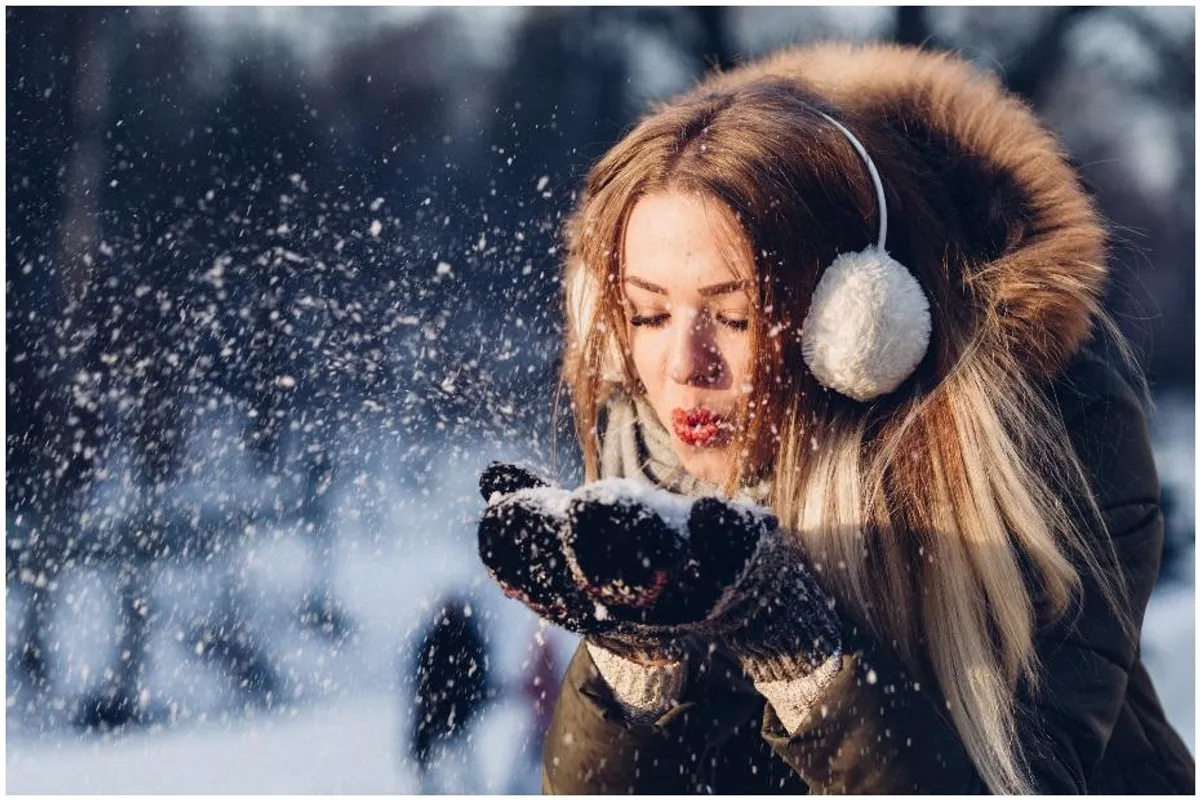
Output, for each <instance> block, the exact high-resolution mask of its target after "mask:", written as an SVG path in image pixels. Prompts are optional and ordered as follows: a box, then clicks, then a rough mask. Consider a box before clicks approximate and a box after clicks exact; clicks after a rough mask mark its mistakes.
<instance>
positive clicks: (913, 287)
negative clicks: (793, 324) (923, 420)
mask: <svg viewBox="0 0 1200 800" xmlns="http://www.w3.org/2000/svg"><path fill="white" fill-rule="evenodd" d="M929 329H930V321H929V300H928V299H927V298H926V297H925V293H924V292H923V291H921V286H920V284H918V283H917V279H916V278H914V277H913V275H912V273H911V272H909V271H908V270H907V269H905V267H904V266H903V265H902V264H900V263H899V262H897V261H896V260H895V259H893V258H892V257H891V256H889V255H888V254H887V253H884V252H882V251H881V250H879V249H877V248H874V247H872V248H868V249H866V250H863V251H862V252H860V253H844V254H842V255H840V256H838V257H837V258H836V259H834V261H833V263H832V264H830V265H829V266H828V267H826V268H825V272H824V273H823V274H822V275H821V279H820V281H818V282H817V288H816V289H815V290H813V295H812V301H811V302H810V303H809V308H808V316H807V317H805V319H804V329H803V331H802V334H801V335H802V336H803V350H804V362H805V363H806V364H807V365H808V368H809V369H810V370H811V371H812V374H813V375H814V376H815V377H816V379H817V380H818V381H820V382H821V385H822V386H825V387H827V388H829V389H833V390H834V391H837V392H841V393H842V394H844V395H846V396H848V397H852V398H854V399H855V400H858V401H860V402H865V401H868V400H873V399H875V398H876V397H879V396H880V395H882V394H887V393H888V392H890V391H892V390H894V389H895V388H896V387H897V386H899V385H900V384H901V383H903V382H904V380H905V379H906V378H908V376H909V375H911V374H912V372H913V370H914V369H916V367H917V364H919V363H921V359H922V358H923V357H924V355H925V348H926V347H928V346H929Z"/></svg>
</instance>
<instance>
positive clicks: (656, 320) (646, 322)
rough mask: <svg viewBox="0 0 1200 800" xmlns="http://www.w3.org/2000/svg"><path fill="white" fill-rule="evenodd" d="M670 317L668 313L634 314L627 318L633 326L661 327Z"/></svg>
mask: <svg viewBox="0 0 1200 800" xmlns="http://www.w3.org/2000/svg"><path fill="white" fill-rule="evenodd" d="M670 318H671V315H670V314H653V315H646V314H634V315H633V316H631V317H630V318H629V324H630V325H632V326H634V327H635V328H661V327H662V326H663V325H666V324H667V320H669V319H670Z"/></svg>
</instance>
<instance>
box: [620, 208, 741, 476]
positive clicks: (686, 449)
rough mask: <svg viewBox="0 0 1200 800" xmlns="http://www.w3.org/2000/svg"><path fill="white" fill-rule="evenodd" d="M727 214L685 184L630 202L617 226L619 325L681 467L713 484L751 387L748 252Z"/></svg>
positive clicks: (722, 470)
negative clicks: (620, 240) (620, 236)
mask: <svg viewBox="0 0 1200 800" xmlns="http://www.w3.org/2000/svg"><path fill="white" fill-rule="evenodd" d="M738 231H739V229H738V227H737V223H736V221H735V220H734V218H733V215H732V213H731V212H730V211H729V210H728V209H727V208H726V207H725V206H724V204H722V203H720V202H719V201H717V200H715V199H713V198H711V197H707V196H705V195H702V194H699V193H695V192H682V191H665V192H660V193H656V194H650V195H646V196H645V197H643V198H641V199H640V200H638V202H637V204H636V205H635V206H634V208H633V211H632V212H631V213H630V217H629V222H628V225H627V226H626V230H625V242H624V274H623V276H622V279H623V290H624V295H625V323H626V332H627V334H628V339H629V343H630V349H631V350H632V357H633V364H634V367H635V369H636V370H637V374H638V378H639V379H640V380H641V382H642V384H643V386H644V387H645V389H646V395H647V399H648V400H649V402H650V405H651V406H652V407H653V408H654V411H655V413H657V414H658V418H659V420H660V421H661V422H662V423H663V425H664V426H665V427H666V428H667V430H668V431H670V432H671V442H672V444H673V445H674V448H675V452H676V453H677V454H678V456H679V458H680V460H681V461H682V463H683V466H684V468H685V469H687V471H688V472H689V473H691V474H692V475H694V476H695V477H697V478H700V479H701V480H705V481H709V482H711V483H717V484H719V483H721V482H722V481H723V480H724V478H725V474H726V470H727V469H729V468H730V466H731V461H732V458H733V457H734V454H733V452H732V447H731V445H732V443H733V441H732V440H733V436H732V435H733V434H734V430H733V425H734V423H735V421H736V419H737V416H738V410H739V409H740V408H741V406H742V405H743V404H744V403H745V402H746V401H747V399H748V396H749V392H750V386H751V375H752V373H751V369H752V363H753V358H752V353H751V348H750V332H749V325H750V317H751V311H752V307H751V301H750V297H751V296H752V292H751V291H750V289H751V287H752V285H753V283H752V275H753V259H752V257H751V254H750V249H749V246H748V245H747V243H746V241H745V239H744V238H743V237H742V236H741V234H740V233H739V232H738Z"/></svg>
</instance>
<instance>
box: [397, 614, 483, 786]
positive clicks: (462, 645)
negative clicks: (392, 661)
mask: <svg viewBox="0 0 1200 800" xmlns="http://www.w3.org/2000/svg"><path fill="white" fill-rule="evenodd" d="M414 674H415V680H414V681H413V689H414V696H413V710H412V717H411V723H410V729H409V737H408V750H409V757H410V760H411V763H412V764H413V765H414V766H415V767H416V769H417V772H418V775H419V780H420V787H421V793H422V794H430V793H455V794H458V793H464V792H466V793H470V792H478V791H480V788H479V781H478V779H477V776H476V775H475V774H474V771H473V768H474V763H473V760H472V759H470V758H469V757H468V756H469V754H463V755H462V757H461V758H460V757H458V753H456V751H457V750H458V749H459V747H458V746H459V745H460V744H461V743H463V742H466V741H469V739H470V736H471V733H472V726H473V725H474V723H475V721H476V720H477V719H478V718H479V717H480V716H481V714H482V712H483V711H484V709H485V707H486V706H487V704H488V703H489V702H490V701H491V700H493V699H494V698H495V689H494V686H493V681H492V676H491V665H490V658H489V655H488V647H487V642H486V641H485V639H484V636H483V633H482V631H481V630H480V625H479V622H478V618H477V617H475V616H474V614H473V613H472V609H471V604H470V602H468V601H467V600H466V599H464V598H463V597H460V596H451V597H449V598H448V599H447V600H445V601H444V602H443V603H442V605H441V607H440V608H439V609H438V610H437V611H436V612H435V613H434V615H433V618H432V619H431V620H430V622H429V624H428V626H427V627H426V628H425V633H424V635H423V637H422V641H421V644H420V647H419V648H418V650H417V655H416V663H415V673H414ZM459 761H461V764H458V763H455V762H459Z"/></svg>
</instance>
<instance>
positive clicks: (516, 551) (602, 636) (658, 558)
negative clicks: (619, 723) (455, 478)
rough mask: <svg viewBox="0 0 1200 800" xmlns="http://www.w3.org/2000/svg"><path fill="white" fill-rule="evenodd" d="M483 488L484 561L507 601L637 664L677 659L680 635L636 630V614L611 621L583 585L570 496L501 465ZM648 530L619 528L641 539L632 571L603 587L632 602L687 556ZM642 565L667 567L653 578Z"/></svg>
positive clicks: (660, 530)
mask: <svg viewBox="0 0 1200 800" xmlns="http://www.w3.org/2000/svg"><path fill="white" fill-rule="evenodd" d="M479 486H480V492H481V494H483V496H484V499H485V500H487V501H488V506H487V508H486V509H485V510H484V513H483V517H482V518H481V519H480V522H479V528H478V534H479V554H480V558H481V559H482V561H483V563H484V566H485V567H486V568H487V570H488V572H489V574H490V575H491V577H492V579H493V580H494V581H495V582H496V583H497V584H498V585H499V586H500V588H501V590H502V591H503V592H504V593H505V594H506V595H508V596H509V597H512V598H515V599H517V600H519V601H520V602H522V603H524V604H525V605H526V606H528V607H529V608H530V609H531V610H532V611H533V612H534V613H536V614H538V615H539V616H541V617H542V618H543V619H546V620H548V621H549V622H551V623H554V624H555V625H558V626H560V627H562V628H565V629H567V630H569V631H572V632H574V633H578V634H580V635H581V636H583V637H585V638H586V639H587V640H588V641H589V643H592V644H595V645H597V646H599V647H601V648H603V649H605V650H607V651H609V652H612V653H615V654H617V655H619V656H621V657H623V658H626V659H629V660H631V661H634V662H637V663H639V664H654V663H662V662H669V661H675V660H678V659H679V657H680V654H681V652H682V650H681V644H680V643H678V642H676V641H674V640H675V639H676V638H677V636H678V632H677V631H675V630H674V629H671V628H664V627H657V628H655V627H649V626H639V625H636V624H631V622H630V620H631V619H632V618H633V617H636V614H631V615H627V616H628V617H629V619H623V618H622V619H618V618H614V617H613V616H611V615H610V614H609V613H608V607H607V606H605V605H604V604H602V603H598V602H597V600H596V598H597V597H599V596H600V595H602V594H603V593H604V592H602V591H598V590H596V589H595V588H593V587H591V586H588V585H584V584H581V583H580V582H579V579H578V578H579V575H580V572H579V567H578V565H577V564H576V563H575V559H574V553H573V552H572V550H571V547H570V544H569V542H570V541H572V540H573V538H574V536H573V531H572V521H571V519H570V515H569V513H568V512H569V508H570V504H571V497H572V496H571V493H570V492H568V491H566V490H564V489H562V488H560V487H558V486H555V485H553V484H552V483H551V482H550V481H549V480H548V479H546V478H544V477H542V476H540V475H538V474H537V473H536V472H535V471H533V470H532V469H529V468H527V467H523V466H520V465H515V464H500V463H495V464H492V465H490V466H489V467H488V468H487V469H486V470H484V473H483V475H482V476H481V477H480V481H479ZM644 522H645V523H646V524H640V523H639V521H638V520H622V524H627V525H628V526H629V530H630V531H631V532H633V533H635V538H636V542H634V543H633V544H632V545H631V547H630V550H629V551H628V552H627V553H625V554H624V555H625V556H627V559H625V560H627V561H628V562H629V563H630V565H631V567H630V568H628V569H626V568H625V566H624V560H623V561H622V564H621V565H620V568H619V569H618V571H617V573H613V574H611V575H609V576H608V577H609V578H611V581H610V582H609V583H606V584H604V586H605V589H606V590H611V591H618V592H619V593H620V592H625V593H628V594H627V595H626V596H627V597H628V598H629V599H630V600H631V602H633V601H635V600H636V598H637V597H639V596H642V594H643V593H644V592H645V591H646V589H647V586H652V585H655V584H656V582H661V580H662V578H661V575H660V574H659V573H660V572H661V570H662V569H665V568H666V566H665V565H673V564H675V563H676V561H677V560H678V559H679V558H680V557H681V553H682V549H681V547H680V543H679V542H678V537H676V536H675V535H674V533H673V532H672V531H670V530H668V529H666V528H664V527H663V526H661V525H658V524H656V522H655V520H653V519H650V518H646V519H645V520H644ZM592 538H593V537H588V539H589V540H591V539H592ZM644 564H654V565H664V566H663V567H661V568H659V569H658V570H657V571H656V570H649V571H648V570H647V569H646V568H645V567H644V566H640V565H644ZM612 565H613V566H617V565H616V563H615V562H612ZM597 566H599V567H600V568H601V569H603V568H604V565H602V564H597ZM618 587H619V588H618Z"/></svg>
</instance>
